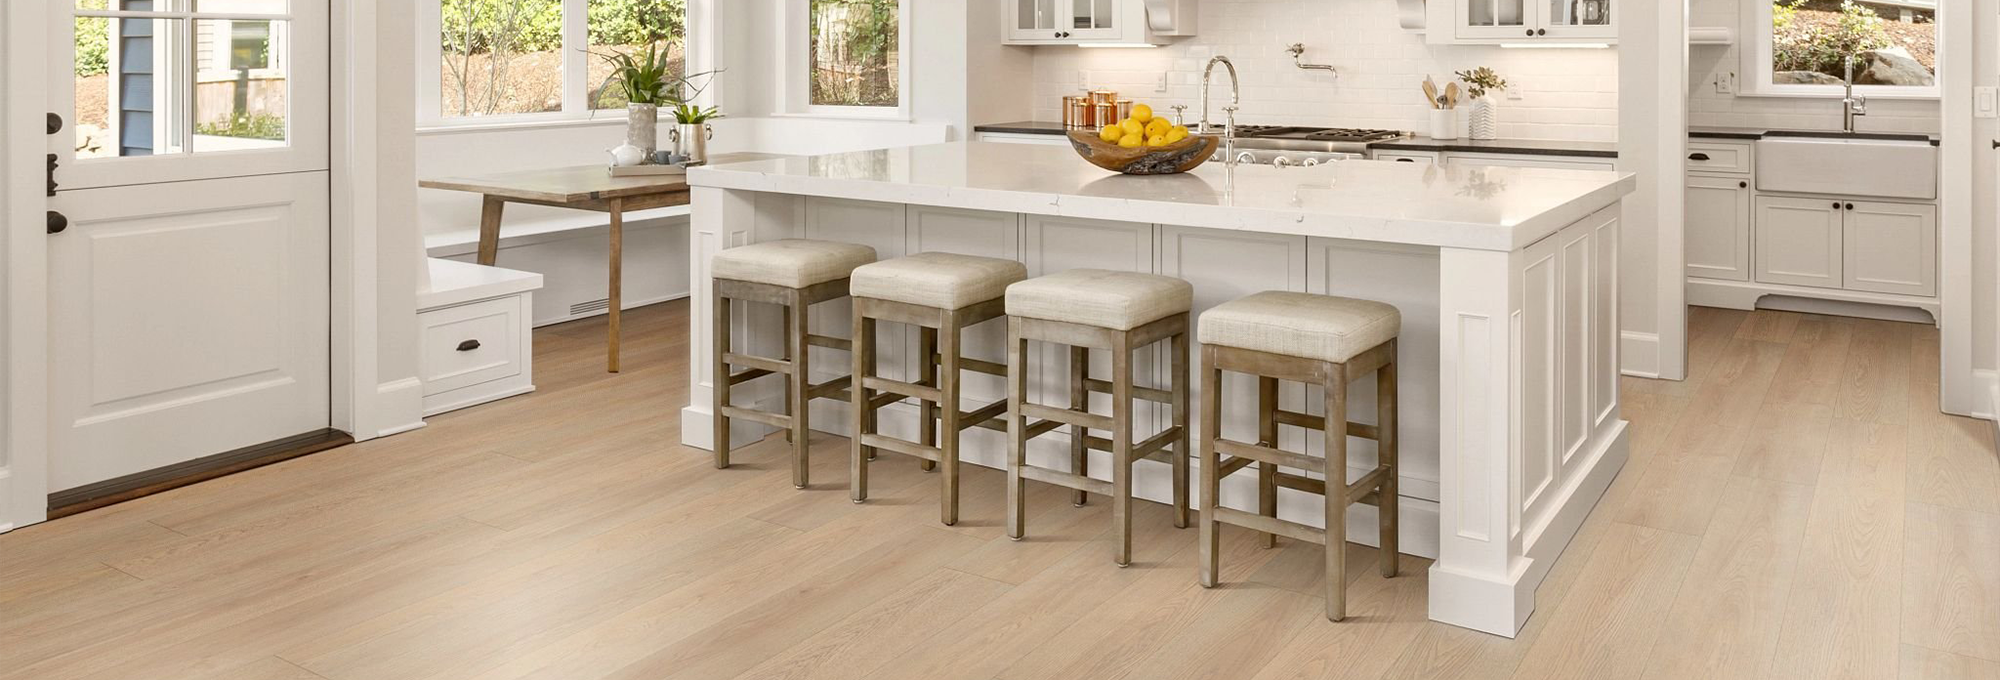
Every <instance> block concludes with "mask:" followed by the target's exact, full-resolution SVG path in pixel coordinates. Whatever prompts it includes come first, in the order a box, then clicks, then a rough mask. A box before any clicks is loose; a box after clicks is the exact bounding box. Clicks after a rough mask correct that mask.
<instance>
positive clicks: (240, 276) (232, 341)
mask: <svg viewBox="0 0 2000 680" xmlns="http://www.w3.org/2000/svg"><path fill="white" fill-rule="evenodd" d="M58 4H60V5H62V7H61V8H59V9H56V10H54V11H51V12H50V15H51V16H50V18H51V19H52V22H51V25H50V26H49V29H50V31H51V32H52V34H53V35H57V36H70V37H73V40H68V41H65V40H63V39H60V38H59V39H57V40H55V41H54V42H53V44H54V45H56V46H59V48H58V49H57V50H55V51H56V54H54V55H52V58H51V59H50V61H51V62H52V64H53V65H54V68H53V69H52V72H51V75H52V76H53V77H52V79H51V82H50V88H49V90H50V91H49V94H50V99H51V101H52V102H54V103H55V106H54V110H55V112H56V113H57V114H59V115H61V116H62V117H63V119H64V123H65V130H64V131H63V132H62V133H61V134H57V135H53V136H52V137H51V139H52V140H54V141H53V142H52V145H51V147H50V153H51V154H52V155H53V156H55V157H56V158H57V165H58V168H57V169H56V170H55V171H54V175H53V179H54V181H55V182H56V183H57V184H58V193H57V194H56V196H55V197H54V198H52V199H51V200H50V202H49V204H50V208H51V210H52V211H54V212H56V213H59V214H61V215H62V216H63V217H64V218H66V221H67V225H66V228H64V229H62V230H61V231H60V232H57V233H51V234H50V235H49V239H50V241H49V300H50V304H49V308H50V315H51V318H50V338H51V342H50V371H49V374H50V387H49V391H50V395H49V397H50V400H49V413H50V417H51V419H52V425H53V426H52V428H51V440H50V452H51V457H50V466H49V467H50V484H49V488H50V490H52V491H61V490H67V489H74V488H77V487H80V486H85V485H89V484H93V483H98V482H104V481H107V480H112V479H116V478H119V477H124V476H128V475H132V474H135V473H140V472H145V471H148V470H154V469H157V468H161V467H165V466H169V465H173V464H176V463H182V462H186V461H188V460H192V459H197V458H201V457H204V456H209V455H213V454H218V453H224V452H228V451H231V450H235V449H240V448H244V447H249V446H255V445H258V444H264V443H268V442H271V441H274V440H279V439H284V438H287V437H292V436H296V435H299V434H304V433H309V432H313V431H315V430H320V429H323V428H326V427H327V426H328V424H329V422H330V415H329V398H330V395H329V386H328V385H329V384H328V372H329V370H330V364H331V362H330V356H329V346H328V339H327V334H328V332H329V310H328V295H329V293H330V290H329V282H328V275H329V274H328V272H329V263H328V257H329V245H328V242H327V239H328V228H329V220H328V173H327V155H328V149H329V145H328V137H327V119H328V109H327V36H328V23H327V9H326V3H324V2H303V1H300V2H290V1H288V0H106V1H105V2H101V3H69V2H62V3H58ZM77 6H82V7H84V8H82V9H72V8H73V7H77ZM65 45H70V46H73V47H74V49H60V46H65ZM52 229H53V226H52Z"/></svg>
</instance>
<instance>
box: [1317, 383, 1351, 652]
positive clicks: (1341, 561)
mask: <svg viewBox="0 0 2000 680" xmlns="http://www.w3.org/2000/svg"><path fill="white" fill-rule="evenodd" d="M1332 368H1333V370H1332V371H1331V372H1330V375H1329V376H1328V377H1327V380H1326V430H1325V431H1324V432H1323V433H1322V434H1324V435H1325V436H1326V618H1327V620H1329V621H1339V620H1341V619H1344V618H1347V483H1346V480H1347V367H1346V366H1342V365H1340V364H1334V365H1333V367H1332Z"/></svg>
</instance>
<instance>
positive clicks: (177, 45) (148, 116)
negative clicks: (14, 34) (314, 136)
mask: <svg viewBox="0 0 2000 680" xmlns="http://www.w3.org/2000/svg"><path fill="white" fill-rule="evenodd" d="M72 11H73V12H74V17H75V25H74V28H75V45H74V49H75V52H74V53H73V54H74V62H73V71H74V77H75V88H74V93H75V111H76V121H75V125H74V126H73V128H74V129H75V131H76V157H77V158H80V159H90V158H117V157H136V156H154V155H163V154H181V153H208V152H216V151H249V150H260V149H277V148H283V147H285V145H286V139H287V137H288V134H289V131H288V128H289V118H290V110H289V108H288V106H289V104H288V103H287V97H286V90H287V87H286V85H287V82H288V78H287V75H286V66H285V61H286V55H287V54H288V52H289V50H288V46H287V44H286V38H287V30H288V29H289V27H290V26H291V20H290V19H291V17H290V11H291V10H290V6H289V4H288V3H287V1H286V0H76V1H75V3H74V5H73V10H72ZM190 82H192V84H193V86H192V88H189V86H188V83H190Z"/></svg>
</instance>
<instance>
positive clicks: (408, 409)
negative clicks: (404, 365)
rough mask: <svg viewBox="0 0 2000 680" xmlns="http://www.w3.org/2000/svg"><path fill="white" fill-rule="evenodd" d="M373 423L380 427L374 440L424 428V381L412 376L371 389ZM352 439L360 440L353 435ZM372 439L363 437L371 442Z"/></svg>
mask: <svg viewBox="0 0 2000 680" xmlns="http://www.w3.org/2000/svg"><path fill="white" fill-rule="evenodd" d="M375 408H376V417H375V422H377V423H383V426H382V427H381V428H380V429H379V430H377V431H376V432H375V435H374V437H387V436H389V435H394V434H402V433H404V432H409V431H411V430H415V429H417V428H420V427H423V426H424V382H423V381H422V380H418V379H417V378H416V377H415V376H411V377H408V378H403V379H401V380H392V381H389V382H385V383H382V384H381V385H380V386H378V387H376V388H375ZM356 434H357V436H356V437H355V438H356V439H363V437H360V436H358V435H359V434H360V433H356ZM374 437H366V439H373V438H374Z"/></svg>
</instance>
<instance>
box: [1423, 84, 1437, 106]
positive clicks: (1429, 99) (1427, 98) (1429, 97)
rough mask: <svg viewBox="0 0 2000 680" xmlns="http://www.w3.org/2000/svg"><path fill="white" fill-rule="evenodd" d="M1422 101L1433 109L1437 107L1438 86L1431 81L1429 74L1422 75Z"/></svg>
mask: <svg viewBox="0 0 2000 680" xmlns="http://www.w3.org/2000/svg"><path fill="white" fill-rule="evenodd" d="M1424 103H1425V104H1428V105H1430V107H1431V108H1433V109H1435V108H1438V86H1437V83H1435V82H1431V77H1430V76H1424Z"/></svg>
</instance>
